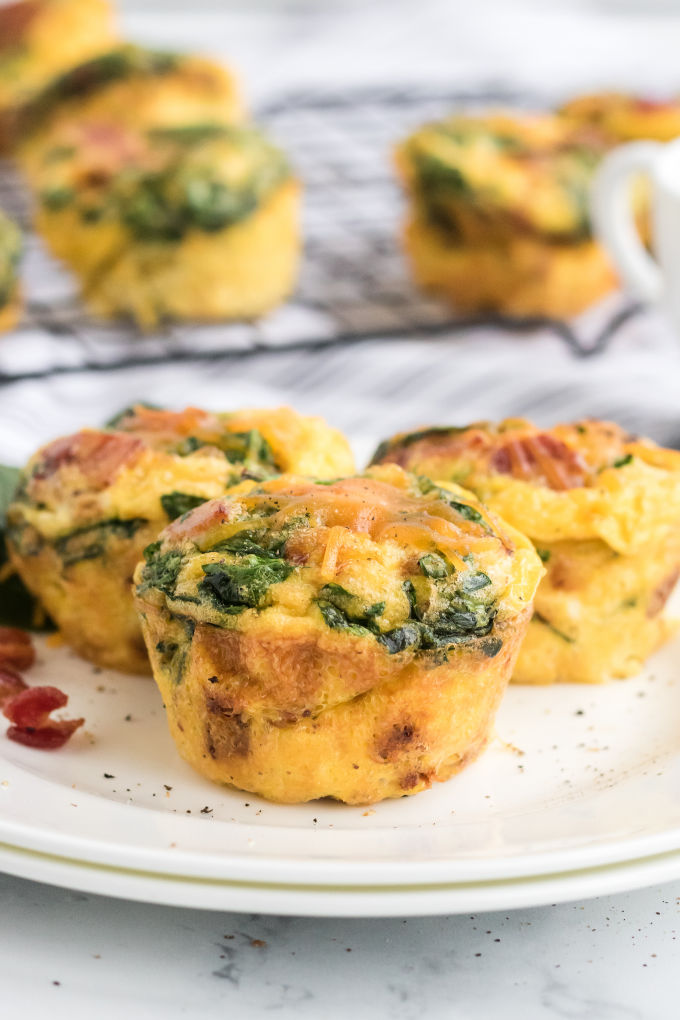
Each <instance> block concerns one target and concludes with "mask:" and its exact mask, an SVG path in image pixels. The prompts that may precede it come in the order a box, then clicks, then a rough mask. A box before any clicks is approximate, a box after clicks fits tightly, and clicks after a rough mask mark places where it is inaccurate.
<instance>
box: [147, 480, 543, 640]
mask: <svg viewBox="0 0 680 1020" xmlns="http://www.w3.org/2000/svg"><path fill="white" fill-rule="evenodd" d="M145 561H146V562H145V563H144V565H140V567H138V570H137V573H136V576H135V580H136V583H137V594H138V596H139V597H140V598H141V600H142V601H144V602H149V601H150V600H154V601H155V602H158V603H159V604H162V605H164V606H165V607H166V608H167V609H168V610H169V611H170V612H171V613H172V614H175V615H179V616H183V617H188V618H190V619H192V620H194V621H195V622H198V621H200V622H203V623H208V624H212V625H214V626H217V627H221V628H226V629H238V630H240V631H244V632H245V631H249V632H259V631H261V630H264V631H267V632H270V633H273V632H275V631H276V630H277V628H282V627H283V628H287V629H290V628H293V629H294V628H296V627H297V628H300V627H307V628H309V627H312V628H329V629H330V630H332V631H336V632H338V633H341V634H344V635H346V636H349V637H352V638H355V639H357V640H370V641H377V642H379V643H380V644H381V645H383V646H384V648H385V649H386V651H387V652H388V653H390V654H394V653H398V652H403V651H406V650H410V651H412V652H413V651H420V650H423V651H428V650H436V649H443V650H445V649H446V648H447V647H451V646H453V645H458V644H461V643H469V642H476V643H477V645H478V646H480V647H481V650H482V651H483V653H484V654H485V655H487V656H493V655H495V654H496V653H497V652H498V651H499V649H500V646H501V643H500V640H499V639H498V638H496V637H495V636H494V634H493V629H494V621H495V620H496V619H497V618H499V619H504V618H505V617H507V616H510V615H513V614H515V613H517V612H519V611H521V610H522V609H524V608H525V607H526V605H527V604H528V603H529V602H530V600H531V598H532V597H533V594H534V589H535V585H536V583H537V579H538V577H539V576H540V573H541V570H542V568H541V566H540V562H539V560H538V557H537V556H536V554H535V553H534V551H533V549H532V548H531V547H530V545H529V543H528V542H527V541H526V539H524V538H523V536H519V535H517V534H516V533H515V532H514V530H513V529H511V528H507V527H506V526H505V525H503V524H502V523H501V522H500V521H499V520H498V518H497V517H495V515H494V514H492V513H491V512H489V511H488V510H486V509H485V508H483V507H482V506H481V505H480V504H479V503H477V501H476V500H475V499H474V498H473V497H472V496H471V495H470V494H469V493H468V492H466V491H465V490H463V489H461V488H459V487H458V486H455V485H447V486H436V485H435V484H434V483H433V482H431V481H430V480H429V479H425V478H417V477H415V476H413V475H409V474H407V473H405V472H403V471H402V470H401V469H400V468H398V467H396V466H386V467H378V468H373V469H371V470H369V471H368V472H367V473H366V474H364V475H361V476H354V477H350V478H343V479H340V480H338V481H332V482H321V481H313V480H309V479H303V478H299V477H295V476H291V475H283V476H280V477H278V478H274V479H270V480H267V481H265V482H263V483H261V484H257V483H252V487H251V488H250V489H249V491H245V488H244V487H243V488H241V489H239V490H238V491H234V492H233V493H230V494H228V495H227V496H225V497H224V498H219V499H215V500H212V501H210V502H209V503H206V504H204V505H203V506H202V507H199V508H198V509H196V510H195V511H192V512H191V513H190V514H188V515H186V516H184V517H182V518H180V519H179V520H177V521H175V522H174V523H173V524H172V525H170V526H169V527H167V528H166V530H165V531H164V532H163V533H162V534H161V536H160V538H159V541H158V542H155V543H154V544H153V545H151V546H149V547H148V548H147V549H146V550H145Z"/></svg>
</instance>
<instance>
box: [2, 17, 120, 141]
mask: <svg viewBox="0 0 680 1020" xmlns="http://www.w3.org/2000/svg"><path fill="white" fill-rule="evenodd" d="M115 38H116V33H115V30H114V24H113V17H112V13H111V8H110V6H109V4H108V3H107V2H106V0H19V2H17V3H9V4H0V148H2V146H3V144H7V142H8V140H9V137H10V135H11V134H12V130H13V122H14V118H15V116H16V114H17V111H18V110H19V109H20V108H21V107H22V106H23V104H25V103H26V102H27V101H28V100H30V98H31V97H32V96H33V95H34V94H35V92H37V91H38V90H39V89H41V88H42V87H43V86H44V85H45V83H46V82H47V81H49V79H50V78H52V77H53V76H54V75H56V74H59V73H60V72H61V71H63V70H64V69H65V68H67V67H71V66H72V65H73V64H75V63H77V62H79V61H81V60H85V59H87V58H89V57H91V56H92V55H94V54H95V53H99V52H101V51H102V50H104V49H107V48H108V47H109V46H111V45H112V44H113V42H114V41H115Z"/></svg>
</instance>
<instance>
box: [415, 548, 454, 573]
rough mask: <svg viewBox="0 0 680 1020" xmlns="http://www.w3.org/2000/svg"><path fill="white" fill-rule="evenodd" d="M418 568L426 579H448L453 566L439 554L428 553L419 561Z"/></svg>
mask: <svg viewBox="0 0 680 1020" xmlns="http://www.w3.org/2000/svg"><path fill="white" fill-rule="evenodd" d="M418 566H419V567H420V569H421V570H422V572H423V574H425V577H433V578H440V577H446V576H447V575H448V574H449V573H450V572H451V564H450V563H448V562H447V560H446V559H445V558H444V557H443V556H440V555H439V553H426V554H425V556H421V557H420V559H419V560H418Z"/></svg>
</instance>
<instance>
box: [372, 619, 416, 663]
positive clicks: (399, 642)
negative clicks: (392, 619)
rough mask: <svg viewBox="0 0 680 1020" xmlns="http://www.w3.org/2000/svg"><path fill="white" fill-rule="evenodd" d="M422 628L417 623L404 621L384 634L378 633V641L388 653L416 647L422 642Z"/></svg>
mask: <svg viewBox="0 0 680 1020" xmlns="http://www.w3.org/2000/svg"><path fill="white" fill-rule="evenodd" d="M422 637H423V629H422V627H421V626H419V625H418V624H417V623H405V624H403V625H402V626H401V627H395V628H394V629H393V630H388V631H386V633H384V634H380V635H378V641H379V642H380V644H381V645H384V646H385V648H386V649H387V651H388V652H389V653H390V655H396V654H397V653H398V652H405V651H406V650H407V649H408V648H418V647H420V645H421V643H422Z"/></svg>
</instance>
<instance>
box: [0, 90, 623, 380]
mask: <svg viewBox="0 0 680 1020" xmlns="http://www.w3.org/2000/svg"><path fill="white" fill-rule="evenodd" d="M490 103H512V104H513V105H518V104H519V105H529V106H537V105H545V103H540V102H539V101H537V99H536V97H532V96H527V95H521V94H510V93H509V92H508V91H507V90H505V91H500V90H497V89H494V88H487V89H476V90H470V91H466V92H460V91H458V92H447V91H444V90H442V91H440V92H437V91H433V90H432V89H430V90H421V89H408V88H399V89H396V88H382V89H380V88H375V89H369V90H366V89H364V90H361V91H350V92H344V93H342V94H332V93H321V94H318V93H309V92H307V93H296V94H289V95H287V96H285V97H283V98H282V99H281V100H280V101H277V102H276V103H271V104H269V105H268V106H267V107H265V108H264V109H262V110H260V111H259V119H260V120H261V121H262V122H263V123H264V124H265V125H266V127H267V129H268V130H269V131H270V132H271V133H272V135H273V136H274V137H275V138H276V139H277V140H278V141H279V143H280V144H281V145H282V146H283V147H284V148H285V149H286V151H287V152H288V153H289V154H290V157H291V159H292V162H293V164H294V166H295V168H296V171H297V173H298V175H299V176H300V178H301V179H302V181H303V182H304V189H305V203H304V213H303V233H304V238H305V251H304V257H303V263H302V271H301V277H300V282H299V286H298V289H297V291H296V293H295V295H294V296H293V298H292V299H291V300H290V301H289V302H288V303H287V304H286V305H284V306H283V307H281V308H280V309H278V310H277V311H275V312H273V313H272V314H270V315H269V316H267V317H266V318H264V319H262V320H260V321H258V322H241V323H232V324H228V323H225V324H215V325H199V324H192V323H173V324H168V325H166V326H164V327H163V328H162V329H161V330H159V331H158V332H155V333H153V334H151V335H148V334H140V333H139V331H138V330H137V329H136V328H135V327H134V325H133V324H132V323H127V322H116V323H107V322H102V321H101V320H96V319H93V318H92V317H90V316H89V315H88V314H87V313H86V311H85V310H84V308H83V307H82V305H81V304H80V302H79V301H78V297H77V292H76V290H75V287H74V284H73V281H72V279H71V278H70V276H69V274H68V273H67V272H66V271H65V270H64V269H62V268H61V267H60V266H59V265H58V264H57V263H56V262H55V261H54V260H52V259H51V258H50V257H49V255H48V254H47V253H46V252H45V250H44V248H43V247H42V245H41V243H40V241H39V239H38V238H37V237H36V236H35V235H34V234H32V233H31V231H30V208H29V199H28V196H27V195H26V193H25V191H24V189H23V187H22V185H21V182H20V181H19V179H18V177H17V175H16V174H15V173H14V171H13V170H12V168H11V167H10V166H9V164H3V165H1V166H0V205H2V206H3V207H4V208H5V209H6V211H7V212H9V213H10V215H13V216H15V217H16V218H17V220H18V221H19V222H20V223H21V224H22V225H23V226H24V227H25V229H26V231H27V234H26V256H25V263H24V274H25V292H26V299H27V306H26V314H25V316H24V320H23V322H22V324H21V326H20V328H19V330H18V331H17V332H16V333H15V334H13V335H12V336H9V337H5V338H4V339H3V343H2V345H1V347H0V380H3V379H4V380H10V379H16V378H23V377H27V376H39V375H47V374H50V373H52V372H65V371H77V370H80V369H85V368H98V369H106V368H114V367H123V366H127V365H134V364H153V363H155V362H158V361H168V360H181V359H186V358H196V357H199V358H216V357H221V356H224V355H229V354H232V355H235V354H239V353H246V352H250V351H253V350H257V349H271V348H276V349H281V348H294V347H299V346H321V345H326V344H332V343H353V342H358V341H361V340H364V339H368V338H374V337H376V336H389V337H393V338H394V339H395V340H396V339H400V338H410V337H414V336H421V335H424V336H429V337H437V336H441V337H449V336H450V335H451V334H452V333H457V332H460V331H463V330H465V331H467V330H470V329H474V328H476V327H479V326H485V327H488V326H489V325H490V324H492V325H494V326H496V327H497V328H498V329H499V330H506V331H520V332H526V331H527V330H534V329H538V328H542V329H545V328H548V329H549V330H550V331H552V332H554V333H555V334H557V335H559V336H560V337H561V338H562V339H563V341H564V342H565V343H566V344H567V345H568V346H569V347H570V348H571V349H572V350H573V352H574V353H575V354H576V355H579V356H589V355H592V354H594V353H597V352H599V351H601V350H602V349H603V348H604V347H605V346H606V345H607V343H608V341H609V340H610V339H611V338H612V336H613V335H614V334H615V333H616V332H617V331H618V330H619V329H621V327H622V326H623V325H624V323H626V322H627V321H628V320H629V319H630V318H631V317H633V316H635V315H636V314H637V313H638V311H639V306H637V305H633V304H631V303H628V302H625V301H624V300H623V299H622V298H619V299H615V300H613V301H611V300H610V301H608V302H607V304H606V309H605V310H604V311H603V312H600V313H598V312H597V311H595V313H594V315H591V314H590V313H588V314H587V315H586V316H583V317H582V318H581V319H580V320H579V321H578V322H576V323H566V322H558V321H552V320H546V319H527V320H523V321H517V320H502V319H493V320H491V319H489V318H484V319H479V318H476V319H470V318H461V317H456V316H455V315H452V312H451V310H450V309H449V308H448V307H447V306H445V305H444V304H442V303H440V302H438V301H436V300H434V299H431V298H429V297H428V296H426V295H424V294H422V293H421V292H419V291H418V290H417V289H416V288H415V286H414V285H413V284H412V282H411V280H410V278H409V275H408V270H407V267H406V266H405V264H404V261H403V258H402V255H401V252H400V248H399V241H398V232H399V222H400V220H401V217H402V198H401V195H400V193H399V189H398V187H397V185H396V182H395V179H394V175H393V171H392V167H391V162H390V151H391V148H392V146H393V144H394V142H395V141H396V140H397V139H399V138H400V137H402V136H403V135H404V134H405V133H406V132H408V131H409V130H410V129H411V128H413V127H414V126H415V125H417V124H418V123H421V122H423V121H425V120H427V119H429V118H433V117H437V116H440V115H442V114H443V113H445V112H446V111H449V110H451V109H452V108H454V107H463V106H464V107H469V106H478V105H488V104H490Z"/></svg>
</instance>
